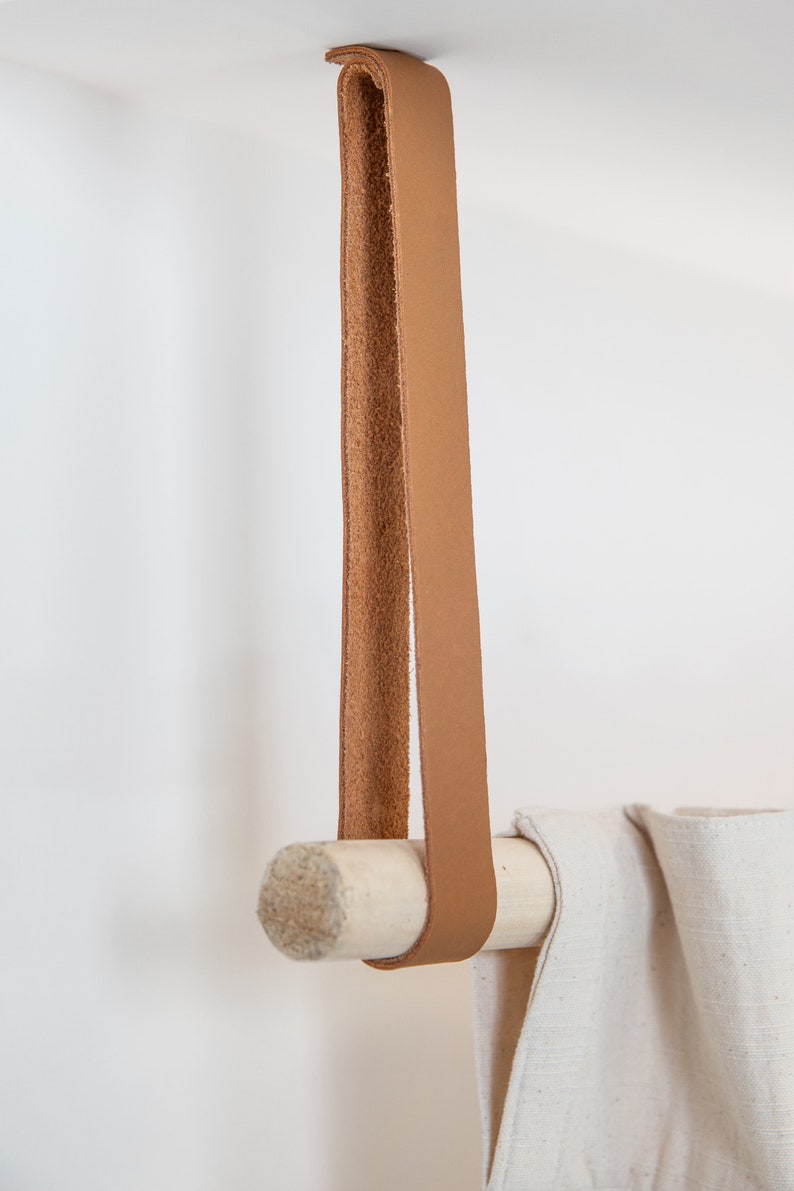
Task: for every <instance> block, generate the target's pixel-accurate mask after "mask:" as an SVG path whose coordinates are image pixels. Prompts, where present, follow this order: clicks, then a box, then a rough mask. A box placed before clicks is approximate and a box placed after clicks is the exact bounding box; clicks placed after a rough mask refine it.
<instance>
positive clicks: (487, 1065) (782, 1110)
mask: <svg viewBox="0 0 794 1191" xmlns="http://www.w3.org/2000/svg"><path fill="white" fill-rule="evenodd" d="M515 827H516V829H517V831H518V832H519V833H520V834H522V835H524V836H526V838H527V839H530V840H532V841H534V842H535V843H536V844H537V845H538V846H539V847H540V849H541V850H542V852H543V854H544V856H545V857H546V859H547V861H548V863H549V866H550V868H551V871H552V873H553V877H554V884H555V890H556V895H557V906H556V911H555V916H554V920H553V923H552V926H551V929H550V931H549V933H548V936H547V938H546V940H545V942H544V944H543V946H542V948H541V949H540V950H539V951H536V952H531V951H524V952H505V953H501V954H499V953H484V954H481V955H480V956H478V957H477V959H476V960H475V962H474V965H473V973H474V1006H475V1035H476V1046H477V1060H478V1076H479V1083H480V1096H481V1109H482V1119H483V1129H484V1139H485V1154H486V1182H487V1186H488V1188H489V1191H682V1189H691V1191H792V1189H794V811H792V810H785V811H780V812H773V811H763V812H757V813H752V812H748V813H743V812H734V811H702V810H695V811H677V812H676V813H674V814H661V813H659V812H657V811H654V810H652V809H651V808H650V807H647V806H630V807H625V808H623V809H620V808H617V809H611V810H607V811H604V812H603V813H589V814H585V813H565V812H561V811H552V810H526V811H521V812H519V813H518V815H517V816H516V819H515Z"/></svg>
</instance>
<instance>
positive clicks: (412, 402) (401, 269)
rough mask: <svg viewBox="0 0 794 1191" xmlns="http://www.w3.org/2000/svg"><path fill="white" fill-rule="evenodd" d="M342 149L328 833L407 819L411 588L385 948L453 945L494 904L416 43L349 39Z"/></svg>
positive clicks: (453, 250) (451, 388) (435, 122)
mask: <svg viewBox="0 0 794 1191" xmlns="http://www.w3.org/2000/svg"><path fill="white" fill-rule="evenodd" d="M327 58H328V60H329V61H331V62H336V63H339V64H340V65H341V66H342V71H341V74H340V76H339V125H340V140H341V151H342V262H341V273H342V339H343V342H342V471H343V503H344V591H343V614H342V688H341V715H340V720H341V725H340V816H339V836H340V839H380V838H390V839H393V838H405V837H406V836H407V832H408V735H409V673H408V664H409V600H410V594H411V587H412V592H413V610H414V641H415V658H416V685H417V702H418V711H419V748H420V757H421V770H422V794H423V803H424V819H425V843H426V868H427V879H428V886H429V894H430V907H429V912H428V918H427V922H426V924H425V928H424V931H423V933H422V935H421V937H420V938H419V940H418V941H417V943H416V944H415V945H414V946H413V947H412V948H411V950H410V951H408V952H406V953H405V954H404V955H402V956H398V957H396V958H395V959H393V960H383V961H377V962H376V961H372V962H373V964H374V966H376V967H383V968H394V967H403V966H406V965H410V964H420V963H442V962H446V961H450V960H459V959H465V958H467V957H468V956H470V955H473V954H474V952H476V951H477V950H479V948H480V947H481V946H482V944H483V943H484V942H485V940H486V938H487V937H488V935H489V933H490V930H491V927H492V925H493V920H494V917H495V913H496V885H495V881H494V873H493V861H492V856H491V831H490V822H489V818H488V789H487V778H486V760H485V723H484V715H483V700H482V669H481V659H480V628H479V615H478V608H477V583H476V576H475V569H474V537H473V528H472V510H471V478H470V466H469V439H468V418H467V410H466V373H465V362H464V353H463V313H462V306H461V294H460V263H459V248H458V224H457V205H456V193H455V159H454V149H453V138H452V110H451V105H450V98H449V89H448V87H447V84H446V81H445V79H444V77H443V75H441V74H440V73H439V72H438V71H437V70H435V69H434V68H433V67H431V66H427V65H426V64H425V63H423V62H420V61H419V60H418V59H416V58H411V57H409V56H408V55H406V54H401V53H396V52H392V51H383V50H377V51H376V50H372V49H368V48H366V47H363V46H347V47H344V48H341V49H336V50H332V51H331V52H330V53H329V54H328V55H327Z"/></svg>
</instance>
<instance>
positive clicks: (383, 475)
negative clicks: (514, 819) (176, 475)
mask: <svg viewBox="0 0 794 1191" xmlns="http://www.w3.org/2000/svg"><path fill="white" fill-rule="evenodd" d="M341 88H342V94H341V111H342V118H343V120H344V125H345V128H344V133H345V135H344V142H343V143H344V145H345V160H344V163H343V173H344V186H345V204H344V220H345V228H344V232H345V234H344V236H343V242H344V254H345V259H344V262H343V277H344V289H343V295H342V300H343V304H344V317H343V348H342V353H343V373H344V375H343V410H342V452H343V475H344V489H345V491H344V509H345V517H344V534H345V544H344V551H345V558H346V566H345V576H346V579H345V582H346V587H347V592H346V596H347V598H346V599H345V601H344V603H345V609H346V611H345V620H344V624H343V644H342V653H343V658H342V664H343V675H342V684H343V701H344V703H345V704H346V707H347V715H346V716H345V717H344V718H343V722H342V733H341V750H340V768H341V773H340V781H341V784H342V787H343V789H344V791H345V798H344V801H343V803H342V808H341V813H340V835H342V836H344V837H345V838H347V839H401V838H405V837H406V836H407V834H408V797H409V774H408V763H409V762H408V757H409V673H408V667H409V582H410V579H409V557H408V530H407V525H406V499H405V479H404V462H403V439H402V418H401V411H400V377H399V351H398V343H397V326H396V322H397V311H396V295H395V275H394V244H393V231H392V212H391V186H390V180H389V163H388V145H387V138H386V124H385V112H384V97H383V92H382V91H381V90H380V89H379V88H378V87H377V86H376V84H375V82H374V81H373V79H372V78H371V76H370V74H369V73H368V72H367V71H366V70H364V69H363V68H361V67H358V66H349V67H347V69H346V70H345V71H344V74H343V77H342V80H341Z"/></svg>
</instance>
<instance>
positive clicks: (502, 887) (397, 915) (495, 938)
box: [258, 837, 554, 960]
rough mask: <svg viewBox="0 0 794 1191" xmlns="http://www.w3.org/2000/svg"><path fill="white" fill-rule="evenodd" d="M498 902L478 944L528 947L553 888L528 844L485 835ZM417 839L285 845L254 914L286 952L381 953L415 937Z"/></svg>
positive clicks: (540, 931)
mask: <svg viewBox="0 0 794 1191" xmlns="http://www.w3.org/2000/svg"><path fill="white" fill-rule="evenodd" d="M492 846H493V858H494V870H495V872H496V885H497V897H498V907H497V912H496V922H495V923H494V927H493V930H492V931H491V934H490V936H489V938H488V940H487V942H486V943H485V948H484V949H485V950H489V951H496V950H505V949H507V948H511V947H533V946H535V945H537V944H538V943H540V941H541V940H542V938H543V935H544V934H545V932H546V930H547V929H548V927H549V924H550V922H551V918H552V915H553V913H554V888H553V885H552V880H551V873H550V872H549V870H548V867H547V865H546V862H545V861H544V859H543V857H542V856H541V854H540V852H539V851H538V849H537V848H536V847H535V845H534V844H531V843H529V842H528V841H527V840H524V839H520V838H513V837H511V838H501V837H497V838H496V839H494V840H493V841H492ZM423 856H424V843H423V842H422V841H420V840H334V841H332V842H329V843H318V844H291V845H290V846H289V847H287V848H282V850H281V851H280V852H278V853H277V855H276V856H275V857H274V858H273V860H272V861H271V862H270V864H269V866H268V868H267V871H266V873H265V876H264V879H263V881H262V887H261V890H260V893H259V907H258V913H259V920H260V922H261V923H262V926H263V927H264V928H265V931H266V932H267V935H268V937H269V939H270V940H271V942H272V943H274V944H275V946H276V947H278V949H279V950H280V951H283V953H284V954H285V955H287V956H289V957H290V958H291V959H314V960H317V959H387V958H389V957H390V956H394V955H401V954H402V953H403V952H404V951H407V950H408V948H409V947H410V946H411V945H412V944H413V943H414V941H415V940H416V939H417V938H418V937H419V934H420V932H421V930H422V927H423V925H424V921H425V915H426V914H427V886H426V884H425V874H424V867H423V863H422V862H423Z"/></svg>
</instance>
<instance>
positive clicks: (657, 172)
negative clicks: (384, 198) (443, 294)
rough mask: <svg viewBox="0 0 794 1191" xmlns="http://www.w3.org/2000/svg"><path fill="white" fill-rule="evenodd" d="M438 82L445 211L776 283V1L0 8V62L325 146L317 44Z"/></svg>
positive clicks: (793, 245)
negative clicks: (452, 158) (362, 53)
mask: <svg viewBox="0 0 794 1191" xmlns="http://www.w3.org/2000/svg"><path fill="white" fill-rule="evenodd" d="M349 42H363V43H366V44H370V45H380V46H389V47H392V48H397V49H404V50H407V51H409V52H411V53H415V54H417V55H419V56H421V57H424V58H428V59H430V60H431V61H433V62H434V63H435V64H436V65H438V66H439V67H440V68H441V69H442V70H443V71H444V73H445V74H446V75H447V78H448V79H449V82H450V85H451V88H452V94H453V103H454V107H455V117H456V138H457V149H458V167H459V184H460V191H461V203H465V202H478V203H483V204H486V205H488V206H491V207H493V208H496V209H501V210H508V211H511V212H513V213H519V214H521V215H522V216H523V217H525V218H527V219H532V220H534V221H540V222H545V223H551V224H555V225H557V226H562V227H566V228H570V229H572V230H573V231H575V232H577V233H581V234H583V235H587V236H595V237H598V238H600V239H606V240H610V241H613V242H615V243H619V244H622V245H624V246H626V247H628V248H631V249H634V250H637V251H641V252H645V253H648V252H650V253H653V254H654V255H657V256H661V257H664V258H666V259H670V260H673V261H676V262H678V263H680V264H684V265H686V266H687V267H691V268H696V269H700V270H708V271H709V272H712V273H716V274H720V275H723V276H726V277H730V278H734V279H736V280H739V281H742V282H744V283H748V284H752V285H755V286H759V287H762V288H764V289H771V290H774V291H777V292H779V293H785V294H788V295H794V216H792V212H794V153H792V143H793V138H792V133H793V132H794V71H792V55H791V47H792V44H794V5H792V4H791V3H790V0H780V2H776V0H753V2H752V3H751V2H750V0H745V2H743V3H740V2H737V0H720V2H717V0H687V2H686V3H684V2H671V0H664V2H662V0H647V2H645V3H642V2H640V0H633V2H629V0H600V2H599V3H597V4H596V3H594V0H589V3H588V2H585V0H556V2H555V3H551V2H550V0H526V2H525V3H521V4H518V3H514V2H511V0H496V2H493V3H490V4H489V5H487V6H486V5H485V4H484V3H478V4H476V5H475V4H472V3H460V2H454V0H424V2H422V0H404V2H403V3H401V4H399V5H397V4H389V3H386V2H385V0H374V2H372V0H370V2H369V3H364V2H363V0H326V2H325V3H322V2H320V0H292V2H291V3H287V2H286V0H259V2H254V0H137V2H136V0H4V2H0V55H2V57H3V58H5V59H8V60H11V61H14V62H17V63H22V64H25V65H28V66H32V67H35V68H37V69H43V70H47V71H53V72H56V73H58V74H61V75H64V76H67V77H69V78H71V79H74V80H76V81H78V82H81V83H86V84H89V85H91V86H93V87H98V88H101V89H103V90H106V91H110V92H113V93H115V94H118V95H121V96H125V97H128V98H131V99H134V100H137V101H140V102H145V103H147V104H149V105H154V106H157V107H161V108H163V109H165V110H168V111H171V112H177V113H180V114H182V115H187V116H190V117H192V118H198V119H201V120H205V121H208V122H210V123H213V124H216V125H220V126H223V127H226V128H229V129H234V130H237V131H239V132H243V133H246V134H252V135H254V136H256V137H258V138H262V139H265V140H267V141H271V142H279V143H282V144H288V145H291V146H292V147H293V148H295V149H296V150H297V151H299V152H305V153H311V154H315V155H322V156H326V155H327V156H329V157H331V156H335V154H336V134H335V106H334V98H333V82H334V79H333V73H332V71H333V70H335V68H331V67H329V66H326V65H325V64H324V62H323V53H324V51H325V49H326V48H328V47H330V46H332V45H339V44H345V43H349Z"/></svg>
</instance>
